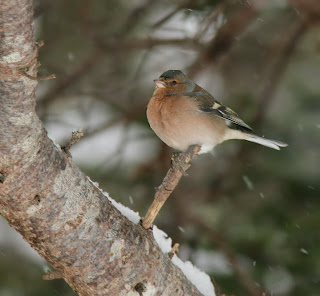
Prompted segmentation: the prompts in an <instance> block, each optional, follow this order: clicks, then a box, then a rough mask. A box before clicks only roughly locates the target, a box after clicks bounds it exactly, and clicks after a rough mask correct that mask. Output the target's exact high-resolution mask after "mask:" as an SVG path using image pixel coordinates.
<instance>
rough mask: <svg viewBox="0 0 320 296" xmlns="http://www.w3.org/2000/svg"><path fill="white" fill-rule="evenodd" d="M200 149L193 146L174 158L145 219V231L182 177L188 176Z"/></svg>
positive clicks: (197, 146) (143, 224)
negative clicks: (192, 162)
mask: <svg viewBox="0 0 320 296" xmlns="http://www.w3.org/2000/svg"><path fill="white" fill-rule="evenodd" d="M200 149H201V146H199V145H192V146H190V147H189V148H188V150H187V151H186V152H183V153H179V155H177V156H176V155H175V156H173V157H172V164H171V168H170V169H169V170H168V172H167V175H166V176H165V177H164V179H163V181H162V183H161V185H160V186H159V187H158V189H157V191H156V194H155V197H154V201H153V203H152V204H151V206H150V208H149V210H148V212H147V214H146V216H145V218H144V219H143V222H142V226H143V227H144V228H145V229H149V228H150V227H151V224H152V223H153V221H154V219H155V218H156V216H157V215H158V213H159V211H160V209H161V208H162V206H163V205H164V203H165V202H166V200H167V199H168V197H169V196H170V194H171V193H172V191H173V190H174V189H175V188H176V186H177V185H178V183H179V181H180V179H181V177H182V176H183V175H185V174H186V171H187V169H188V168H189V167H190V166H191V163H190V162H191V160H192V159H193V158H194V157H195V156H196V155H197V154H198V153H199V151H200Z"/></svg>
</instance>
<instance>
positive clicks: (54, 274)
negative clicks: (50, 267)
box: [42, 271, 63, 281]
mask: <svg viewBox="0 0 320 296" xmlns="http://www.w3.org/2000/svg"><path fill="white" fill-rule="evenodd" d="M62 278H63V276H62V274H61V273H60V272H59V271H48V272H47V273H45V274H44V275H43V276H42V279H44V280H47V281H51V280H57V279H62Z"/></svg>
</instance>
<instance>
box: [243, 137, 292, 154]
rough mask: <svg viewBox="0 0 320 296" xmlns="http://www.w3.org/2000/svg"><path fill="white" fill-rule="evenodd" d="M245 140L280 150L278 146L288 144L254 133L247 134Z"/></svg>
mask: <svg viewBox="0 0 320 296" xmlns="http://www.w3.org/2000/svg"><path fill="white" fill-rule="evenodd" d="M245 139H246V140H247V141H250V142H254V143H258V144H260V145H263V146H267V147H269V148H273V149H276V150H280V147H286V146H288V144H286V143H283V142H280V141H276V140H270V139H265V138H262V137H259V136H256V135H249V136H248V137H246V138H245Z"/></svg>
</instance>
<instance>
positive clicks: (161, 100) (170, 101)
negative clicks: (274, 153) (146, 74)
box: [147, 70, 287, 153]
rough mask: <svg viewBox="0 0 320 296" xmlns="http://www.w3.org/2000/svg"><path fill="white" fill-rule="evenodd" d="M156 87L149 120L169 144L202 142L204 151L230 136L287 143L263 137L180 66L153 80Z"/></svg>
mask: <svg viewBox="0 0 320 296" xmlns="http://www.w3.org/2000/svg"><path fill="white" fill-rule="evenodd" d="M153 81H154V83H155V84H156V89H155V91H154V93H153V96H152V98H151V99H150V101H149V104H148V107H147V117H148V121H149V124H150V126H151V128H152V129H153V131H154V132H155V133H156V135H157V136H158V137H159V138H160V139H161V140H162V141H163V142H164V143H166V144H167V145H168V146H170V147H172V148H174V149H176V150H180V151H186V150H187V148H188V147H189V146H190V145H195V144H198V145H201V152H202V153H205V152H208V151H210V150H211V149H212V148H213V147H214V146H215V145H217V144H219V143H221V142H223V141H226V140H230V139H240V140H247V141H251V142H255V143H258V144H261V145H264V146H267V147H270V148H273V149H277V150H280V148H279V147H285V146H287V144H285V143H283V142H280V141H276V140H270V139H266V138H262V137H259V136H257V135H255V134H254V133H253V132H252V129H251V127H250V126H248V125H247V124H246V123H244V122H243V121H242V120H241V119H240V118H239V117H238V115H237V114H236V113H235V112H234V111H232V110H231V109H230V108H228V107H226V106H224V105H223V104H221V103H220V102H219V101H217V100H216V99H215V98H214V97H213V96H212V95H210V94H209V93H208V92H207V91H205V90H204V89H203V88H201V87H200V86H199V85H197V84H195V83H194V82H193V81H192V80H190V79H189V78H188V77H187V76H186V75H184V74H183V73H182V72H181V71H180V70H168V71H166V72H164V73H163V74H162V75H161V76H160V77H159V78H158V79H155V80H153Z"/></svg>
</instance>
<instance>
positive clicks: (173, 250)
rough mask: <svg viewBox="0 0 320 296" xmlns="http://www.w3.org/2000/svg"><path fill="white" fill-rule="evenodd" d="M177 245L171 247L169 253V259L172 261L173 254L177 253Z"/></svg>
mask: <svg viewBox="0 0 320 296" xmlns="http://www.w3.org/2000/svg"><path fill="white" fill-rule="evenodd" d="M179 246H180V245H179V244H178V243H175V244H174V245H173V247H172V250H171V251H170V252H169V258H170V259H172V258H173V256H174V254H176V253H177V252H178V251H179Z"/></svg>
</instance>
